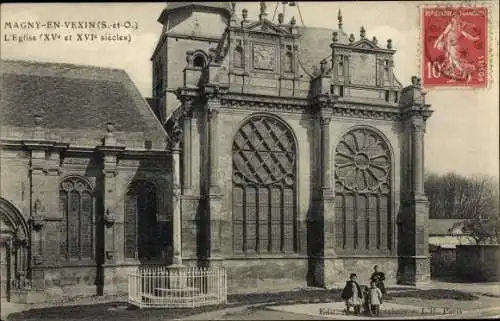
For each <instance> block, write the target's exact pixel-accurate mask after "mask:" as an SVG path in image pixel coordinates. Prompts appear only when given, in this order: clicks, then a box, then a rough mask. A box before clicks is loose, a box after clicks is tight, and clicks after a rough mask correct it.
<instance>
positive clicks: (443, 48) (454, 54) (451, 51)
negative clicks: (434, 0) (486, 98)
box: [421, 7, 488, 88]
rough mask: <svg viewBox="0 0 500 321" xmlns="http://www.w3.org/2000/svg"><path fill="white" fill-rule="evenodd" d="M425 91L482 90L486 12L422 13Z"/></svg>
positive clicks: (482, 9) (439, 9)
mask: <svg viewBox="0 0 500 321" xmlns="http://www.w3.org/2000/svg"><path fill="white" fill-rule="evenodd" d="M421 13H422V29H421V30H422V36H423V39H422V41H423V51H422V55H423V57H422V62H423V63H422V80H423V85H424V86H425V87H456V86H460V87H475V88H478V87H486V86H487V82H488V79H487V78H488V57H487V53H488V51H487V50H488V48H487V45H488V30H487V28H488V8H487V7H435V8H423V9H422V12H421Z"/></svg>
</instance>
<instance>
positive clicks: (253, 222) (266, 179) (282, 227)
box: [233, 116, 297, 254]
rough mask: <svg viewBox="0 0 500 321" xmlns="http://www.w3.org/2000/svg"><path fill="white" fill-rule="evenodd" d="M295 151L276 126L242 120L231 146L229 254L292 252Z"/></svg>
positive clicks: (259, 120)
mask: <svg viewBox="0 0 500 321" xmlns="http://www.w3.org/2000/svg"><path fill="white" fill-rule="evenodd" d="M296 207H297V201H296V147H295V140H294V137H293V135H292V133H291V132H290V130H289V129H288V128H287V127H286V126H285V125H284V124H283V123H282V122H281V121H279V120H277V119H275V118H272V117H268V116H257V117H253V118H251V119H250V120H248V121H247V122H246V123H245V124H244V125H243V126H242V127H241V128H240V129H239V131H238V132H237V134H236V136H235V138H234V142H233V248H234V252H235V253H246V254H251V253H283V252H294V251H296V250H297V249H296V247H297V246H296Z"/></svg>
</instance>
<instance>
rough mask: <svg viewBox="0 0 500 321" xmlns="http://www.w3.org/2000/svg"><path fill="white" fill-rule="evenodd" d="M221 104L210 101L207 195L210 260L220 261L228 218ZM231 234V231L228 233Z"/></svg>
mask: <svg viewBox="0 0 500 321" xmlns="http://www.w3.org/2000/svg"><path fill="white" fill-rule="evenodd" d="M219 107H220V106H219V103H218V102H216V101H214V100H209V101H208V109H207V111H208V124H209V133H208V135H209V150H210V151H209V154H210V163H209V168H210V176H209V190H208V195H207V202H208V210H209V222H207V223H209V224H208V231H207V232H208V233H207V234H208V242H209V244H210V247H209V253H208V255H209V259H210V260H211V261H212V260H220V259H221V256H222V253H221V252H222V248H221V245H222V244H221V240H222V235H221V234H222V233H223V232H222V226H223V224H224V222H225V221H226V218H224V217H222V216H221V214H222V203H221V201H222V195H221V188H220V182H219V180H220V177H219V175H218V172H219V160H218V158H219V155H218V151H217V149H218V148H217V146H218V145H219V144H221V142H220V139H219V136H218V124H219V110H218V108H219ZM226 232H229V231H226Z"/></svg>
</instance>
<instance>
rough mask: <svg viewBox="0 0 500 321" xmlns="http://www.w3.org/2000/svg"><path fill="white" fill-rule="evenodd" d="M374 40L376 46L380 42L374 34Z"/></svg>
mask: <svg viewBox="0 0 500 321" xmlns="http://www.w3.org/2000/svg"><path fill="white" fill-rule="evenodd" d="M372 42H373V44H375V46H376V45H377V44H378V40H377V37H375V36H373V39H372Z"/></svg>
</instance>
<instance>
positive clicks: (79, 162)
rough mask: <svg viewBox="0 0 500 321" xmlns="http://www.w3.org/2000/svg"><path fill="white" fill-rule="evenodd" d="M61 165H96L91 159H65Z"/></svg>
mask: <svg viewBox="0 0 500 321" xmlns="http://www.w3.org/2000/svg"><path fill="white" fill-rule="evenodd" d="M62 165H63V166H64V165H76V166H95V165H96V163H95V161H94V159H92V158H84V157H65V158H64V159H63V161H62Z"/></svg>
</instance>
